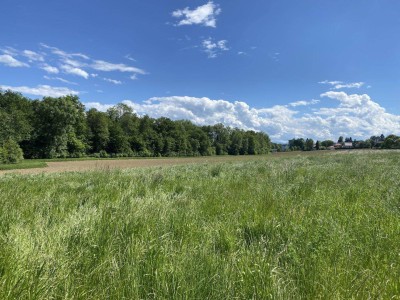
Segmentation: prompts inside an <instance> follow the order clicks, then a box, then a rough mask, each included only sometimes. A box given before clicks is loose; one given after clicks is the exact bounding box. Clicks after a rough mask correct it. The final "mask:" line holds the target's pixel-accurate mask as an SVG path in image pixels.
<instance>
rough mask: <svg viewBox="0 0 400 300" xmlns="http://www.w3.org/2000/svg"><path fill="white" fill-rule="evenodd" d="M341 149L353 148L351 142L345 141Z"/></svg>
mask: <svg viewBox="0 0 400 300" xmlns="http://www.w3.org/2000/svg"><path fill="white" fill-rule="evenodd" d="M342 149H353V143H352V142H345V143H344V145H343V146H342Z"/></svg>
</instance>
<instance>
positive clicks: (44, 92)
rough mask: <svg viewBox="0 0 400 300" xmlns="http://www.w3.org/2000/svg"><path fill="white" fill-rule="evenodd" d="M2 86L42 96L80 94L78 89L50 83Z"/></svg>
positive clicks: (2, 86) (1, 86)
mask: <svg viewBox="0 0 400 300" xmlns="http://www.w3.org/2000/svg"><path fill="white" fill-rule="evenodd" d="M0 88H1V89H3V90H12V91H15V92H19V93H23V94H28V95H34V96H42V97H62V96H66V95H78V94H79V92H78V91H74V90H71V89H69V88H66V87H52V86H49V85H38V86H36V87H28V86H7V85H0Z"/></svg>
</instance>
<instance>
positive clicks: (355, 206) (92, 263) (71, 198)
mask: <svg viewBox="0 0 400 300" xmlns="http://www.w3.org/2000/svg"><path fill="white" fill-rule="evenodd" d="M399 178H400V152H381V151H375V152H353V153H344V152H341V153H332V154H327V155H323V156H304V155H298V156H293V157H286V158H285V157H282V158H275V159H272V158H265V157H264V158H260V160H259V161H246V162H235V163H220V164H214V165H206V164H203V165H188V166H176V167H163V168H160V167H159V168H148V169H135V170H124V171H106V170H105V171H104V172H86V173H66V174H52V175H49V174H48V175H45V174H42V175H36V176H18V175H7V176H3V177H0V195H1V196H0V299H53V298H57V299H152V298H154V299H235V298H238V299H251V298H254V299H312V298H320V299H350V298H354V299H368V298H383V299H400V279H399V275H400V185H399V184H398V181H399Z"/></svg>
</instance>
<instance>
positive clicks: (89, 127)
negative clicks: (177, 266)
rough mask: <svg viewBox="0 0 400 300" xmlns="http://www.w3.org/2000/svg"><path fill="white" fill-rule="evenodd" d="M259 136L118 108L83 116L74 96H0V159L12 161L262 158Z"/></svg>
mask: <svg viewBox="0 0 400 300" xmlns="http://www.w3.org/2000/svg"><path fill="white" fill-rule="evenodd" d="M269 150H270V139H269V137H268V135H267V134H265V133H262V132H254V131H244V130H240V129H237V128H234V129H233V128H230V127H225V126H224V125H222V124H216V125H213V126H197V125H194V124H193V123H191V122H190V121H187V120H178V121H173V120H171V119H168V118H164V117H162V118H158V119H154V118H150V117H149V116H147V115H145V116H138V115H137V114H135V113H134V112H133V110H132V109H131V108H130V107H129V106H127V105H124V104H117V105H115V106H113V107H111V108H110V109H108V110H107V112H101V111H98V110H96V109H94V108H92V109H90V110H88V111H87V110H86V109H85V107H84V105H83V104H82V103H81V102H80V101H79V98H78V97H77V96H64V97H58V98H52V97H45V98H43V99H42V100H31V99H29V98H26V97H24V96H22V95H21V94H19V93H15V92H12V91H2V90H0V156H1V157H2V160H3V162H13V161H15V160H18V158H22V155H23V157H25V158H66V157H83V156H95V157H133V156H143V157H150V156H199V155H225V154H230V155H244V154H250V155H253V154H264V153H268V152H269Z"/></svg>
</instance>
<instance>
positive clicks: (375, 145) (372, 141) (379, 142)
mask: <svg viewBox="0 0 400 300" xmlns="http://www.w3.org/2000/svg"><path fill="white" fill-rule="evenodd" d="M345 143H351V145H352V147H353V148H355V149H400V136H397V135H394V134H390V135H388V136H386V137H385V136H384V135H383V134H381V135H380V136H379V135H377V136H375V135H373V136H371V137H370V138H369V139H366V140H356V139H352V138H351V137H346V138H344V137H343V136H340V137H339V138H338V140H337V142H336V143H335V142H334V141H332V140H324V141H316V143H314V140H313V139H304V138H298V139H295V138H294V139H291V140H289V144H288V149H289V150H290V151H296V150H302V151H310V150H326V149H328V148H329V147H331V146H334V145H335V144H336V145H337V144H340V145H345Z"/></svg>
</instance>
